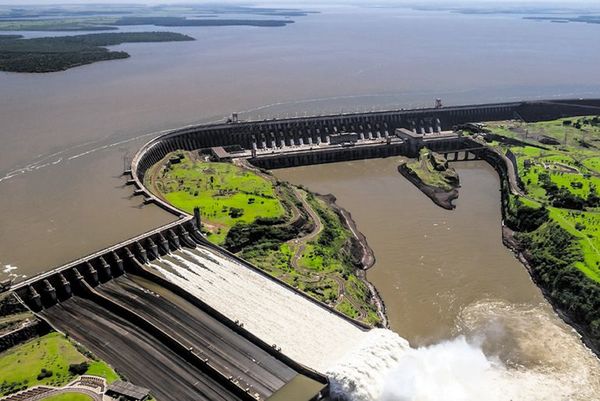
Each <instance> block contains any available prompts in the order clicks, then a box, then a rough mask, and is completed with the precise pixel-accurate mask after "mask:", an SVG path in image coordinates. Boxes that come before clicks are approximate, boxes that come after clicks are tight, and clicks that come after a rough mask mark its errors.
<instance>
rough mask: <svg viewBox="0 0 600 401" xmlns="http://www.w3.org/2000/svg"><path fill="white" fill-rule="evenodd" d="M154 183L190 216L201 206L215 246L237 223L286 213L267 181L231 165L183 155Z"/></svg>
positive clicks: (164, 195)
mask: <svg viewBox="0 0 600 401" xmlns="http://www.w3.org/2000/svg"><path fill="white" fill-rule="evenodd" d="M154 180H155V181H154V186H151V188H154V189H155V190H156V191H158V193H159V195H160V196H161V197H163V198H164V199H165V200H167V201H168V202H169V203H171V204H172V205H173V206H175V207H177V208H178V209H181V210H183V211H185V212H187V213H193V211H194V207H196V206H198V207H200V210H201V214H202V220H203V225H204V228H205V229H206V230H207V231H208V232H209V233H210V234H211V235H209V237H208V238H209V239H210V240H211V241H212V242H214V243H217V244H222V243H223V241H224V239H225V236H226V235H227V232H228V231H229V229H230V228H231V227H232V226H233V225H234V224H235V223H237V222H245V223H250V222H253V221H254V220H256V218H257V217H281V216H283V215H284V214H285V209H284V207H283V205H282V204H281V201H280V200H279V199H278V198H277V196H276V193H275V188H274V184H273V183H272V182H271V181H270V180H268V179H266V178H264V177H261V176H259V175H258V174H255V173H254V172H252V171H249V170H245V169H242V168H240V167H237V166H235V165H233V164H231V163H212V162H204V161H200V160H192V158H191V156H190V154H189V153H185V157H184V159H182V161H181V163H179V164H174V165H172V167H170V168H164V169H162V170H161V171H160V172H159V173H158V176H157V177H155V178H154ZM150 185H152V184H151V183H150ZM236 209H237V210H240V211H241V212H239V213H236V212H235V211H236Z"/></svg>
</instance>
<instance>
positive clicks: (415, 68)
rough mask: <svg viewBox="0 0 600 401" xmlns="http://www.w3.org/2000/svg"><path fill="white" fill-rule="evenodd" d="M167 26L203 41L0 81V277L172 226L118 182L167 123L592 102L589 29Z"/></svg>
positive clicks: (501, 23)
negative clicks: (127, 162)
mask: <svg viewBox="0 0 600 401" xmlns="http://www.w3.org/2000/svg"><path fill="white" fill-rule="evenodd" d="M458 27H459V28H460V29H459V28H458ZM131 29H132V30H133V29H135V30H142V29H161V28H155V27H152V28H150V27H135V28H131ZM170 30H177V31H179V32H182V33H186V34H189V35H191V36H193V37H195V38H196V39H197V40H196V41H195V42H178V43H148V44H129V45H122V46H117V48H119V49H125V50H127V51H128V52H129V53H130V54H131V56H132V57H131V58H129V59H127V60H119V61H109V62H101V63H97V64H93V65H89V66H83V67H79V68H75V69H71V70H69V71H65V72H57V73H51V74H15V73H0V121H1V124H0V144H1V147H0V180H2V181H0V279H2V278H5V277H6V276H7V275H8V274H9V272H8V270H10V273H12V274H17V275H18V276H19V277H22V276H23V275H32V274H35V273H37V272H40V271H43V270H46V269H48V268H50V267H53V266H56V265H59V264H62V263H65V262H67V261H69V260H72V259H75V258H77V257H79V256H81V255H83V254H87V253H91V252H94V251H96V250H98V249H99V248H102V247H104V246H106V245H109V244H113V243H116V242H118V241H120V240H123V239H125V238H128V237H131V236H133V235H136V234H139V233H140V231H146V230H150V229H152V228H154V227H156V226H158V225H160V224H163V223H165V222H166V221H168V220H170V219H171V217H170V216H167V215H165V214H164V213H163V212H162V211H160V210H158V209H157V208H154V207H151V206H150V207H143V208H142V207H141V206H140V205H141V199H135V198H131V196H130V195H131V188H124V187H123V184H124V181H125V180H124V179H123V178H120V177H119V176H120V174H121V172H122V170H123V158H124V157H125V156H127V155H129V156H131V155H132V154H133V153H134V152H135V151H136V150H137V149H138V148H139V147H140V146H141V144H143V143H144V142H145V141H146V140H148V139H150V138H151V137H152V136H153V135H154V134H157V133H158V132H159V131H160V130H164V129H167V128H174V127H178V126H181V125H185V124H190V123H196V122H202V121H214V120H218V119H220V118H223V117H224V116H226V115H228V114H229V113H231V112H233V111H238V112H244V111H245V112H244V113H242V115H243V116H245V117H248V118H258V117H260V118H264V117H265V116H266V115H277V114H279V115H286V114H289V115H295V114H300V115H302V114H304V113H310V114H313V113H325V112H333V111H339V110H340V109H343V110H344V111H351V110H357V109H360V110H364V109H371V108H390V107H416V106H425V105H427V106H428V105H431V104H432V102H433V99H434V98H435V97H438V96H439V97H442V98H443V99H444V101H445V103H446V104H458V103H468V102H482V101H499V100H512V99H521V98H539V97H560V96H563V97H564V96H577V97H579V96H593V95H599V96H600V84H599V82H600V70H599V69H598V68H596V66H597V65H599V64H600V54H599V53H598V52H594V51H589V46H590V38H592V37H597V36H598V34H599V33H600V26H595V25H591V24H551V23H539V22H534V21H526V20H522V19H519V18H515V17H503V16H477V17H476V16H466V15H455V14H449V13H436V12H428V13H425V12H414V11H407V10H401V9H385V10H378V9H357V8H330V9H325V10H323V13H321V14H314V15H310V16H307V17H303V18H297V19H296V23H294V24H291V25H289V26H287V27H284V28H272V29H267V28H255V27H214V28H202V27H195V28H194V27H192V28H177V29H170ZM26 34H28V35H30V36H31V35H37V36H39V33H37V34H33V33H26ZM557 49H560V51H557ZM540 60H543V62H540ZM152 133H154V134H152ZM135 138H139V139H135ZM424 263H425V262H424ZM7 266H8V267H7ZM14 266H16V267H18V268H17V269H16V270H12V269H13V267H14ZM449 296H450V295H449Z"/></svg>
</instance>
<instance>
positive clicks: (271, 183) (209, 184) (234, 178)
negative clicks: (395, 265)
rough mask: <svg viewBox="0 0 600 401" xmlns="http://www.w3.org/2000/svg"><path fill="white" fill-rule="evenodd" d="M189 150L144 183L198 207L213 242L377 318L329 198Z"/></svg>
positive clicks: (348, 310)
mask: <svg viewBox="0 0 600 401" xmlns="http://www.w3.org/2000/svg"><path fill="white" fill-rule="evenodd" d="M181 154H183V153H181ZM192 157H193V156H191V155H190V154H189V153H185V157H184V158H183V159H182V161H181V163H179V164H173V165H171V166H170V167H166V168H158V167H155V170H154V171H153V172H151V173H150V174H148V176H147V178H146V183H145V184H146V185H147V186H148V187H149V188H151V189H152V190H153V191H154V192H155V193H158V194H160V196H161V197H162V198H163V199H165V200H167V201H168V202H170V203H171V204H173V205H174V206H176V207H178V208H179V209H181V210H184V211H186V212H188V213H191V212H192V211H193V209H194V207H195V206H199V207H200V208H201V215H202V221H203V231H205V232H206V233H207V235H208V239H209V240H210V241H212V242H213V243H216V244H219V245H222V246H224V247H226V248H227V249H229V250H230V251H232V252H236V253H238V254H240V256H241V257H243V258H244V259H246V260H248V261H249V262H251V263H253V264H254V265H256V266H258V267H260V268H261V269H263V270H265V271H267V272H268V273H270V274H271V275H273V276H275V277H277V278H279V279H281V280H283V281H285V282H287V283H288V284H290V285H292V286H294V287H296V288H298V289H300V290H302V291H305V292H306V293H308V294H310V295H312V296H313V297H315V298H317V299H319V300H320V301H322V302H325V303H327V304H329V305H331V306H333V307H336V308H337V309H338V310H339V311H341V312H342V313H345V314H346V315H348V316H350V317H353V318H357V319H360V320H363V321H366V322H369V323H372V324H375V323H377V322H378V321H379V318H378V316H377V313H376V309H375V307H374V306H373V305H372V304H371V300H370V295H371V294H370V292H369V290H368V288H367V286H366V285H365V284H364V282H363V281H361V280H360V279H359V278H358V277H357V276H356V274H355V269H356V268H357V267H359V264H360V258H358V260H357V256H356V255H355V253H356V244H355V243H354V242H353V241H354V239H353V237H352V235H351V232H350V230H348V229H347V228H346V227H345V226H344V225H343V223H342V220H341V218H340V216H339V215H338V214H337V213H335V212H334V211H333V209H332V208H331V207H330V206H329V205H328V204H327V202H326V200H324V199H322V198H319V197H316V196H314V195H313V194H311V193H308V192H307V191H305V190H303V189H299V188H295V187H292V186H291V185H289V184H288V183H285V182H280V181H277V180H275V179H274V178H273V177H271V176H269V175H266V174H258V173H256V172H255V171H250V170H248V169H245V168H242V167H238V166H236V165H233V164H230V163H212V162H204V161H200V160H194V159H193V158H192ZM308 209H310V210H308ZM315 219H317V220H318V221H314V220H315Z"/></svg>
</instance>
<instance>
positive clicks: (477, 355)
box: [327, 302, 600, 401]
mask: <svg viewBox="0 0 600 401" xmlns="http://www.w3.org/2000/svg"><path fill="white" fill-rule="evenodd" d="M484 311H485V313H486V314H491V315H493V316H495V318H494V319H493V320H492V322H491V323H489V326H488V327H487V328H484V327H475V326H474V327H473V329H476V330H481V331H479V332H478V335H476V336H475V337H473V338H467V337H465V336H460V337H457V338H455V339H453V340H450V341H444V342H441V343H437V344H434V345H431V346H427V347H421V348H411V347H410V345H409V344H408V342H407V341H406V340H405V339H403V338H402V337H400V336H399V335H398V334H396V333H394V332H393V331H391V330H385V329H374V330H372V331H370V332H369V335H368V336H367V338H366V339H365V341H364V342H363V343H362V344H361V345H360V346H359V347H357V348H355V349H353V350H351V351H350V352H349V353H348V354H347V355H346V356H345V357H344V359H343V360H342V361H340V362H338V363H337V364H336V365H335V366H333V367H332V368H330V369H329V370H328V371H327V375H328V376H329V377H330V380H331V383H332V389H331V390H332V395H333V398H334V399H336V400H348V401H440V400H444V401H480V400H486V401H512V400H519V401H541V400H544V401H566V400H569V401H575V400H577V401H579V400H581V401H583V400H593V399H597V398H596V397H597V396H598V394H599V393H598V391H599V390H600V377H599V375H598V372H597V371H595V370H594V369H595V366H596V361H595V360H594V356H593V355H591V353H588V352H585V350H584V349H583V348H582V347H581V346H580V345H579V344H574V343H573V336H571V335H569V333H567V332H566V331H565V329H564V328H562V327H558V326H556V325H553V324H552V323H551V322H550V321H549V320H548V319H546V317H545V316H544V315H543V314H540V312H541V311H540V310H537V309H535V308H532V309H521V310H515V308H514V306H509V305H508V304H504V303H498V302H483V303H480V304H477V305H474V306H473V307H470V308H468V309H466V310H465V313H464V316H463V319H464V321H463V323H465V324H473V325H478V324H481V322H480V321H479V319H481V318H483V316H484V315H483V313H484ZM487 316H490V315H487ZM515 316H517V317H515ZM486 319H487V318H486ZM504 319H508V320H510V319H519V320H522V321H520V322H519V324H523V323H524V324H525V325H526V326H527V327H528V328H529V329H530V330H531V332H530V333H528V335H527V336H525V338H524V340H523V341H521V342H520V343H518V344H515V346H516V347H518V352H524V353H529V354H537V355H539V356H540V359H539V361H538V363H536V364H535V365H534V366H524V365H522V364H520V363H519V361H518V360H505V359H504V357H505V356H506V355H502V354H496V355H493V354H491V355H488V354H487V353H486V352H484V350H485V349H486V342H487V341H493V338H494V336H496V335H504V334H505V333H503V332H504V330H505V329H504V328H503V327H502V324H507V323H508V324H510V322H508V321H504V322H502V323H501V321H502V320H504ZM512 323H516V322H512ZM574 348H579V349H582V352H580V353H573V349H574ZM548 349H553V350H554V352H553V353H552V354H551V355H548ZM509 353H510V352H509ZM542 355H543V356H542Z"/></svg>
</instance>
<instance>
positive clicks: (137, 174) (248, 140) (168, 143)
mask: <svg viewBox="0 0 600 401" xmlns="http://www.w3.org/2000/svg"><path fill="white" fill-rule="evenodd" d="M586 114H600V100H599V99H588V100H581V99H576V100H556V101H554V100H553V101H534V102H511V103H493V104H483V105H467V106H454V107H444V108H430V109H414V110H392V111H378V112H369V113H356V114H342V115H329V116H314V117H301V118H288V119H281V120H263V121H240V122H235V121H231V122H229V123H222V124H210V125H199V126H194V127H187V128H183V129H178V130H174V131H172V132H170V133H167V134H164V135H162V136H160V137H158V138H155V139H153V140H152V141H150V142H149V143H147V144H146V145H145V146H144V147H143V148H142V149H140V151H139V152H138V153H137V155H136V156H135V158H134V160H133V163H132V174H133V175H134V179H135V180H137V181H138V184H141V183H143V179H144V174H145V172H146V170H147V169H148V168H150V167H151V166H152V165H154V164H155V163H157V162H158V161H160V160H161V159H162V158H164V157H165V156H166V155H167V154H168V153H170V152H173V151H175V150H178V149H183V150H197V149H205V148H210V147H216V146H223V147H241V148H243V149H252V148H253V147H256V148H257V149H274V148H278V147H281V146H295V145H296V146H297V145H307V144H317V143H322V142H326V141H327V138H328V137H329V136H331V135H334V134H336V133H343V132H352V133H356V134H358V135H360V136H361V137H363V138H382V137H384V136H385V135H386V133H387V134H389V135H391V134H393V132H394V130H395V129H396V128H407V129H414V130H416V131H419V132H434V131H435V130H449V129H452V128H453V127H455V126H457V125H460V124H465V123H469V122H484V121H495V120H508V119H524V120H526V121H538V120H548V119H554V118H560V117H569V116H577V115H586ZM402 151H403V148H402V147H401V146H396V147H395V148H394V149H387V150H383V149H382V148H381V147H380V148H379V149H373V148H371V149H368V150H366V151H356V150H352V149H349V148H347V149H345V150H339V151H336V152H335V154H334V153H329V154H327V155H326V156H327V157H324V158H322V159H319V160H318V162H328V161H341V160H352V159H356V158H370V157H385V156H389V155H393V154H399V152H402ZM297 162H298V163H303V162H304V163H314V162H317V160H315V159H314V158H313V159H311V158H310V157H308V156H307V157H305V158H304V159H298V160H297ZM281 163H282V165H281V167H284V166H286V165H285V162H281ZM138 186H139V187H140V188H142V186H141V185H138Z"/></svg>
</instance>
